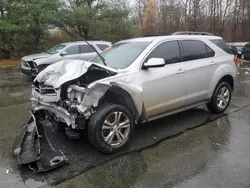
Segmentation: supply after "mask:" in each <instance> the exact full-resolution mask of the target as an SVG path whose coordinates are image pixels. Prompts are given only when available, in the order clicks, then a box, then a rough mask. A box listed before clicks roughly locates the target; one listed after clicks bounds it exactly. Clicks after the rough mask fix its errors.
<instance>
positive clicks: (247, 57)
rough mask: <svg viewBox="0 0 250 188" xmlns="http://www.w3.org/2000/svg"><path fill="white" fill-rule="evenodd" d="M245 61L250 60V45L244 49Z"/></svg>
mask: <svg viewBox="0 0 250 188" xmlns="http://www.w3.org/2000/svg"><path fill="white" fill-rule="evenodd" d="M241 58H242V59H243V60H250V43H247V44H246V45H245V46H244V47H243V49H242V57H241Z"/></svg>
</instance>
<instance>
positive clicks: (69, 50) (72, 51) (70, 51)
mask: <svg viewBox="0 0 250 188" xmlns="http://www.w3.org/2000/svg"><path fill="white" fill-rule="evenodd" d="M66 52H67V55H74V54H79V46H78V45H75V46H70V47H68V48H67V49H66Z"/></svg>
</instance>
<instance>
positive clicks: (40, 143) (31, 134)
mask: <svg viewBox="0 0 250 188" xmlns="http://www.w3.org/2000/svg"><path fill="white" fill-rule="evenodd" d="M30 113H31V115H32V117H31V119H30V120H29V122H28V123H27V124H25V125H24V126H22V128H21V130H20V132H19V134H18V135H17V137H16V139H15V141H14V144H13V148H12V151H13V154H14V155H15V156H16V157H17V162H18V164H19V165H29V168H30V169H32V170H34V171H35V172H46V171H49V170H52V169H54V168H57V167H59V166H61V165H63V164H65V163H66V162H67V158H66V157H65V156H64V154H63V153H62V151H60V150H57V149H55V147H53V146H52V144H51V143H50V141H49V139H48V138H47V136H46V131H45V130H44V127H43V124H42V122H41V121H39V120H36V117H35V116H36V114H34V113H33V112H30Z"/></svg>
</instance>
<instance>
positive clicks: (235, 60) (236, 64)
mask: <svg viewBox="0 0 250 188" xmlns="http://www.w3.org/2000/svg"><path fill="white" fill-rule="evenodd" d="M238 61H239V59H238V58H237V57H236V56H234V64H235V66H236V68H238Z"/></svg>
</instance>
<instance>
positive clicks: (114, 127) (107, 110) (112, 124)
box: [88, 104, 135, 154]
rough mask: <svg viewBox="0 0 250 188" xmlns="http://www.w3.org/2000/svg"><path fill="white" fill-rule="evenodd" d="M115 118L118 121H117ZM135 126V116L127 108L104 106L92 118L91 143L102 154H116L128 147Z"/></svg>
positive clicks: (90, 128)
mask: <svg viewBox="0 0 250 188" xmlns="http://www.w3.org/2000/svg"><path fill="white" fill-rule="evenodd" d="M115 117H117V118H116V119H118V121H115ZM119 117H120V118H119ZM104 122H106V123H104ZM119 122H121V123H119ZM127 122H128V123H127ZM123 124H124V125H123ZM122 125H123V126H122ZM127 126H128V127H127ZM134 126H135V119H134V116H133V114H132V112H131V111H130V110H129V109H128V108H127V107H125V106H122V105H118V104H104V105H103V106H100V108H99V109H97V112H96V113H95V114H93V115H92V116H91V117H90V120H89V123H88V138H89V141H90V143H91V144H92V145H93V146H94V147H95V148H96V149H97V150H99V151H100V152H102V153H107V154H111V153H116V152H118V151H120V150H122V149H123V148H125V147H127V146H128V144H129V141H130V140H131V137H132V133H133V132H134ZM120 127H124V128H120ZM110 135H112V136H110ZM121 135H123V137H122V136H121ZM109 136H110V137H109ZM119 138H120V139H119ZM123 138H125V139H123ZM121 140H122V141H121Z"/></svg>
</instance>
